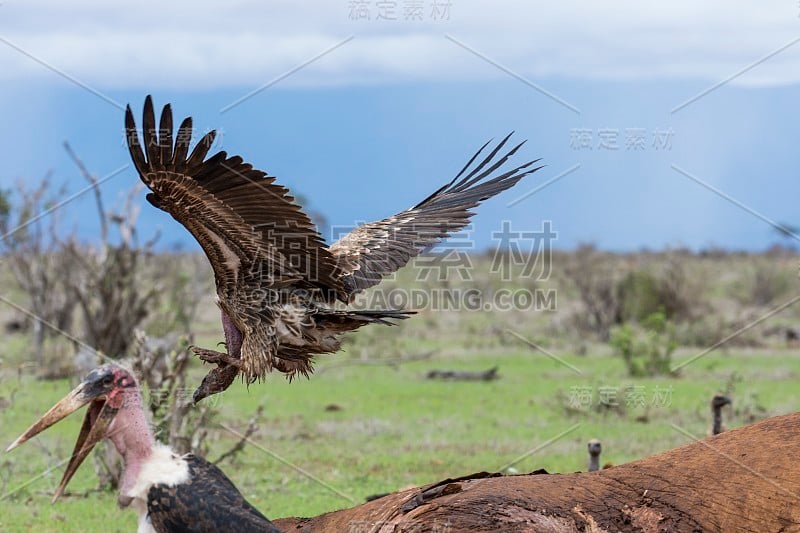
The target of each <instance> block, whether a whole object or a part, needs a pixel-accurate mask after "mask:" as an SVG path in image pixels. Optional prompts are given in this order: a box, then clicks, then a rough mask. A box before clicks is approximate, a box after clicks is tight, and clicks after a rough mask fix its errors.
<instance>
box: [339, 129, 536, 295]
mask: <svg viewBox="0 0 800 533" xmlns="http://www.w3.org/2000/svg"><path fill="white" fill-rule="evenodd" d="M510 137H511V134H509V135H508V136H506V138H504V139H503V140H502V141H501V142H500V143H499V144H498V145H497V146H496V147H495V148H494V149H493V150H492V151H491V152H490V153H489V154H488V155H487V156H486V157H485V158H484V159H483V160H482V161H481V162H480V163H479V164H477V165H476V166H475V167H474V168H472V167H473V163H474V162H475V161H476V159H477V158H478V156H479V155H480V154H481V152H482V151H483V150H484V148H486V147H487V146H488V145H489V143H488V142H487V143H486V144H484V145H483V146H482V147H481V148H480V150H478V152H477V153H476V154H475V155H474V156H472V159H470V160H469V161H468V162H467V164H466V165H465V166H464V168H463V169H462V170H461V172H459V173H458V175H457V176H456V177H455V178H453V180H452V181H451V182H450V183H448V184H446V185H444V186H443V187H441V188H440V189H439V190H437V191H436V192H434V193H433V194H431V195H430V196H429V197H427V198H426V199H425V200H423V201H422V202H420V203H419V204H417V205H415V206H414V207H412V208H411V209H407V210H406V211H403V212H401V213H398V214H396V215H394V216H391V217H389V218H385V219H383V220H379V221H376V222H370V223H368V224H363V225H361V226H359V227H357V228H356V229H354V230H353V231H351V232H350V233H348V234H347V235H345V236H343V237H342V238H341V239H339V240H338V241H337V242H336V243H334V244H333V245H331V247H330V251H331V253H333V255H334V257H335V258H336V261H337V264H338V266H339V270H340V272H341V274H342V282H343V283H344V286H345V290H346V291H347V293H348V295H349V296H352V295H354V294H355V293H357V292H359V291H362V290H364V289H366V288H368V287H372V286H373V285H376V284H378V283H379V282H380V281H381V279H382V278H383V277H384V276H386V275H388V274H391V273H392V272H395V271H396V270H398V269H399V268H400V267H402V266H404V265H405V264H406V263H408V261H410V260H411V258H412V257H415V256H416V255H418V254H420V253H421V252H423V251H424V250H425V249H427V248H430V247H431V246H433V245H434V244H436V243H438V242H440V241H442V240H443V239H445V238H447V237H448V236H451V235H453V234H454V233H455V232H457V231H458V230H460V229H462V228H463V227H464V226H466V225H467V224H468V223H469V219H470V217H471V216H472V215H473V214H474V213H472V212H471V211H470V209H472V208H473V207H475V206H477V205H478V204H479V203H480V202H482V201H483V200H486V199H487V198H491V197H492V196H494V195H495V194H498V193H500V192H502V191H504V190H506V189H508V188H509V187H512V186H513V185H514V184H515V183H517V182H518V181H519V180H520V179H522V178H523V177H524V176H526V175H528V174H531V173H533V172H536V171H537V170H539V169H540V168H542V167H535V168H531V166H532V165H533V164H534V163H536V162H537V161H539V160H538V159H537V160H535V161H530V162H528V163H525V164H524V165H520V166H518V167H516V168H513V169H511V170H508V171H506V172H503V173H501V174H500V175H497V176H494V177H489V176H490V175H491V174H492V173H494V172H495V171H497V170H498V169H499V168H500V167H501V166H502V165H503V164H504V163H505V162H506V160H507V159H508V158H509V157H511V156H512V155H514V153H515V152H516V151H517V150H518V149H519V148H520V146H522V145H523V144H524V141H523V142H521V143H520V144H518V145H516V146H515V147H514V148H512V149H511V150H510V151H508V152H507V153H506V154H505V155H502V156H500V157H497V158H496V156H497V154H498V153H499V152H500V150H501V149H502V148H503V146H505V144H506V142H508V140H509V138H510ZM490 142H491V141H490ZM487 178H488V179H487Z"/></svg>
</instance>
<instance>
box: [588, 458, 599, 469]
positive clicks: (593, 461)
mask: <svg viewBox="0 0 800 533" xmlns="http://www.w3.org/2000/svg"><path fill="white" fill-rule="evenodd" d="M595 470H600V454H597V455H594V454H589V472H594V471H595Z"/></svg>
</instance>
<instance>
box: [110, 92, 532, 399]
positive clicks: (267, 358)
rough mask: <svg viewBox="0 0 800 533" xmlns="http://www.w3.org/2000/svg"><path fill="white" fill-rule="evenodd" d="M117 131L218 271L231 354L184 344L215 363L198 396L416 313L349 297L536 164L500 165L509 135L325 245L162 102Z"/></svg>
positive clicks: (287, 203)
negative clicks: (400, 205) (177, 121)
mask: <svg viewBox="0 0 800 533" xmlns="http://www.w3.org/2000/svg"><path fill="white" fill-rule="evenodd" d="M125 128H126V132H127V135H126V137H127V142H128V148H129V150H130V154H131V157H132V158H133V163H134V165H135V166H136V169H137V170H138V172H139V175H140V177H141V179H142V181H143V182H144V183H145V185H147V187H148V188H149V189H150V190H151V191H152V192H150V193H149V194H148V195H147V200H148V201H149V202H150V203H151V204H153V205H154V206H155V207H158V208H159V209H162V210H164V211H166V212H168V213H169V214H170V215H172V216H173V217H174V218H175V219H176V220H177V221H178V222H180V223H181V224H183V226H184V227H185V228H186V229H187V230H189V232H190V233H191V234H192V235H193V236H194V237H195V239H197V241H198V242H199V243H200V246H201V247H202V248H203V251H204V252H205V253H206V255H207V256H208V259H209V261H210V262H211V267H212V269H213V271H214V277H215V280H216V288H217V302H218V304H219V307H220V310H221V313H222V325H223V330H224V333H225V345H226V350H227V353H221V352H218V351H214V350H209V349H204V348H198V347H193V348H192V349H193V351H194V352H195V353H196V354H197V355H198V356H199V357H200V358H201V359H202V360H203V361H206V362H211V363H216V364H217V365H218V366H217V367H216V368H214V369H213V370H212V371H211V372H209V374H208V375H207V376H206V378H205V379H204V380H203V384H202V385H201V386H200V387H199V388H198V390H197V391H196V392H195V395H194V399H195V401H199V400H201V399H202V398H204V397H206V396H209V395H211V394H215V393H217V392H221V391H223V390H225V389H227V387H228V386H229V385H230V384H231V383H232V382H233V380H234V378H235V377H236V375H237V374H238V373H239V372H241V373H242V374H243V377H244V378H246V379H247V380H248V381H254V380H256V379H263V378H264V377H265V375H266V374H267V373H268V372H270V371H271V370H272V369H273V368H274V369H277V370H279V371H280V372H283V373H284V374H286V375H287V376H288V377H289V378H291V377H293V376H295V375H296V374H298V373H299V374H303V375H305V376H308V374H309V372H311V371H312V362H313V356H314V355H316V354H323V353H330V352H335V351H337V350H338V349H339V347H340V341H339V336H340V335H341V334H343V333H345V332H348V331H353V330H355V329H358V328H360V327H361V326H363V325H365V324H373V323H377V324H391V323H392V321H393V320H397V319H405V318H407V317H408V316H409V315H410V314H413V312H411V311H404V310H370V311H362V310H350V309H347V307H346V304H348V303H351V302H352V299H353V297H354V295H355V294H356V293H358V292H360V291H363V290H364V289H367V288H368V287H372V286H373V285H376V284H378V283H379V282H380V281H381V279H382V278H383V277H384V276H386V275H388V274H391V273H393V272H395V271H396V270H398V269H399V268H401V267H402V266H404V265H405V264H406V263H408V261H409V260H410V259H411V258H412V257H414V256H416V255H418V254H419V253H421V252H423V251H424V250H426V249H428V248H430V247H431V246H433V245H434V244H436V243H438V242H440V241H442V240H443V239H445V238H447V237H448V236H449V235H452V234H453V233H455V232H457V231H458V230H460V229H462V228H463V227H464V226H466V225H467V224H468V222H469V218H470V217H471V216H472V214H473V213H472V212H471V211H470V209H472V208H474V207H476V206H477V205H478V204H479V203H480V202H482V201H483V200H486V199H487V198H490V197H492V196H494V195H495V194H498V193H500V192H501V191H504V190H506V189H508V188H509V187H512V186H513V185H514V184H516V183H517V182H518V181H519V180H520V179H522V178H523V177H524V176H526V175H528V174H531V173H532V172H535V171H536V170H538V169H539V168H541V167H534V163H536V161H531V162H528V163H525V164H524V165H520V166H517V167H515V168H512V169H510V170H501V167H502V166H503V164H504V163H505V162H506V160H507V159H508V158H509V157H511V156H512V155H513V154H514V153H515V152H516V151H517V150H518V149H519V148H520V146H522V144H524V142H523V143H519V144H518V145H516V146H514V147H513V148H511V149H509V150H508V151H506V152H502V150H503V148H504V147H505V145H506V143H507V142H508V140H509V138H510V136H511V135H509V136H507V137H506V138H504V139H503V140H502V141H501V142H500V143H499V144H498V145H497V146H495V147H494V148H493V149H491V150H490V151H489V153H488V155H486V157H484V158H483V159H479V158H478V156H479V155H480V154H481V153H482V152H483V150H484V149H485V148H486V147H487V146H488V144H489V143H486V144H485V145H483V147H482V148H481V149H480V150H479V151H478V153H476V154H475V155H474V156H473V157H472V158H471V159H470V160H469V162H468V163H467V164H466V165H465V166H464V168H463V169H462V171H461V172H459V174H458V175H457V176H456V177H455V178H453V180H451V181H450V182H449V183H447V184H445V185H443V186H442V187H440V188H439V189H437V190H436V191H435V192H434V193H433V194H431V195H430V196H428V197H427V198H425V199H424V200H423V201H422V202H420V203H418V204H417V205H415V206H414V207H412V208H410V209H407V210H405V211H402V212H400V213H398V214H396V215H394V216H390V217H388V218H385V219H383V220H378V221H376V222H371V223H367V224H363V225H361V226H359V227H357V228H356V229H354V230H353V231H351V232H350V233H348V234H347V235H345V236H344V237H342V238H341V239H340V240H339V241H337V242H335V243H333V244H331V245H330V246H328V245H326V244H325V241H324V240H323V238H322V236H321V235H320V234H319V232H318V231H317V229H316V227H315V226H314V224H313V223H312V222H311V220H310V219H309V217H308V215H306V213H304V212H303V210H302V209H301V208H300V206H299V205H298V204H297V203H295V200H294V197H292V196H291V194H290V193H289V190H288V189H286V188H285V187H283V186H281V185H279V184H278V183H276V182H275V178H274V177H273V176H269V175H267V174H266V173H265V172H262V171H260V170H257V169H255V168H253V167H252V165H249V164H247V163H245V162H244V161H243V160H242V158H241V157H239V156H231V157H229V156H228V154H226V153H225V152H217V153H216V154H214V155H212V156H211V157H206V156H207V155H208V152H209V150H210V148H211V145H212V143H213V142H214V138H215V132H214V131H211V132H209V133H207V134H206V135H205V136H203V137H202V138H201V139H200V140H199V141H198V142H197V144H196V145H195V146H194V149H193V150H191V152H190V150H189V146H190V143H191V137H192V119H191V118H186V119H184V120H183V122H182V123H181V125H180V126H179V127H178V130H177V133H175V132H174V131H173V122H172V110H171V107H170V105H169V104H167V105H166V106H164V109H163V111H162V112H161V120H160V122H159V123H158V124H156V120H155V113H154V111H153V101H152V99H151V98H150V96H148V97H147V99H146V100H145V104H144V115H143V118H142V135H143V139H142V142H140V140H139V135H138V133H137V130H136V124H135V122H134V119H133V113H132V112H131V108H130V106H128V108H127V110H126V113H125ZM537 161H538V160H537ZM337 302H340V304H339V305H338V306H337ZM341 304H345V305H341Z"/></svg>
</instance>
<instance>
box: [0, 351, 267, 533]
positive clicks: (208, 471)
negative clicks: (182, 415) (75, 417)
mask: <svg viewBox="0 0 800 533" xmlns="http://www.w3.org/2000/svg"><path fill="white" fill-rule="evenodd" d="M84 405H88V406H89V407H88V409H87V410H86V415H85V416H84V418H83V425H82V426H81V430H80V433H79V434H78V440H77V441H76V443H75V449H74V451H73V452H72V456H71V457H70V460H69V463H68V464H67V468H66V470H65V471H64V475H63V476H62V478H61V482H60V483H59V484H58V488H56V492H55V495H54V496H53V503H55V501H56V500H58V498H59V497H60V496H61V495H62V494H63V493H64V490H65V489H66V487H67V484H68V483H69V481H70V479H72V476H73V475H74V474H75V472H76V471H77V470H78V467H79V466H80V465H81V463H82V462H83V460H84V459H86V457H87V456H88V455H89V453H90V452H91V451H92V449H93V448H94V446H95V445H96V444H97V443H98V442H100V441H101V440H103V439H109V440H111V442H112V443H113V444H114V447H115V448H116V449H117V451H118V452H119V453H120V455H121V456H122V459H123V464H124V466H123V470H122V476H121V477H120V488H119V496H118V498H117V503H118V504H119V506H120V507H122V508H126V507H130V508H132V509H134V510H135V511H136V512H137V513H138V514H139V527H138V531H139V532H140V533H147V532H157V533H172V532H176V531H194V532H208V533H211V532H215V531H241V532H252V533H256V532H276V533H277V532H279V531H280V530H279V529H278V528H276V527H275V526H274V525H273V524H272V522H270V521H269V520H268V519H267V518H266V517H265V516H264V515H262V514H261V513H260V512H259V511H258V510H257V509H256V508H255V507H253V506H252V505H250V503H248V502H247V500H245V498H244V496H242V494H241V493H240V492H239V490H238V489H237V488H236V486H235V485H234V484H233V483H232V482H231V480H230V479H228V477H227V476H226V475H225V474H224V473H223V472H222V470H220V469H219V468H217V467H216V466H215V465H213V464H212V463H209V462H208V461H206V460H205V459H203V458H201V457H198V456H196V455H193V454H186V455H182V456H181V455H178V454H176V453H175V452H173V451H172V449H170V448H169V447H168V446H165V445H163V444H159V443H157V442H156V441H155V439H154V438H153V433H152V431H151V430H150V426H149V424H148V423H147V418H146V417H145V413H144V409H143V407H142V396H141V394H140V393H139V387H138V385H137V383H136V379H135V378H134V377H133V374H131V372H129V371H128V370H126V369H125V368H123V367H121V366H118V365H115V364H107V365H103V366H101V367H98V368H95V369H94V370H92V371H91V372H89V374H87V376H86V377H85V378H84V379H83V381H82V382H81V383H80V384H79V385H78V386H77V387H75V389H73V391H72V392H70V393H69V394H68V395H67V396H65V397H64V398H63V399H62V400H61V401H59V402H58V403H57V404H56V405H54V406H53V407H52V408H51V409H50V410H49V411H47V413H45V414H44V415H43V416H42V417H41V418H40V419H39V420H38V421H36V423H34V424H33V425H32V426H31V427H30V428H28V430H27V431H25V433H23V434H22V435H20V436H19V438H17V440H15V441H14V442H13V443H12V444H11V445H10V446H9V447H8V448H7V449H6V452H10V451H11V450H13V449H14V448H16V447H17V446H19V445H20V444H22V443H24V442H25V441H27V440H29V439H31V438H32V437H34V436H36V435H38V434H39V433H41V432H42V431H44V430H46V429H47V428H49V427H50V426H52V425H53V424H55V423H56V422H58V421H60V420H62V419H64V418H66V417H67V416H69V415H70V414H71V413H73V412H75V411H77V410H78V409H80V408H81V407H83V406H84Z"/></svg>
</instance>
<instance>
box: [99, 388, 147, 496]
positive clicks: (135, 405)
mask: <svg viewBox="0 0 800 533" xmlns="http://www.w3.org/2000/svg"><path fill="white" fill-rule="evenodd" d="M110 429H111V431H110V432H109V435H108V438H109V440H111V442H113V443H114V447H115V448H116V449H117V451H118V452H119V454H120V455H121V456H122V461H123V463H124V468H123V470H122V479H121V480H120V494H126V493H127V492H128V491H129V490H130V489H132V488H133V486H134V485H135V484H136V480H137V478H138V477H139V473H140V472H141V470H142V465H143V464H144V463H145V461H147V459H148V458H149V457H150V454H151V453H152V452H153V446H154V445H155V439H154V438H153V433H152V431H151V430H150V425H149V424H148V423H147V418H146V417H145V414H144V408H143V407H142V398H141V396H140V395H139V390H138V388H133V389H128V390H126V391H125V401H124V402H123V404H122V407H121V408H120V410H119V412H118V413H117V416H116V417H114V421H113V422H112V427H111V428H110Z"/></svg>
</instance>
